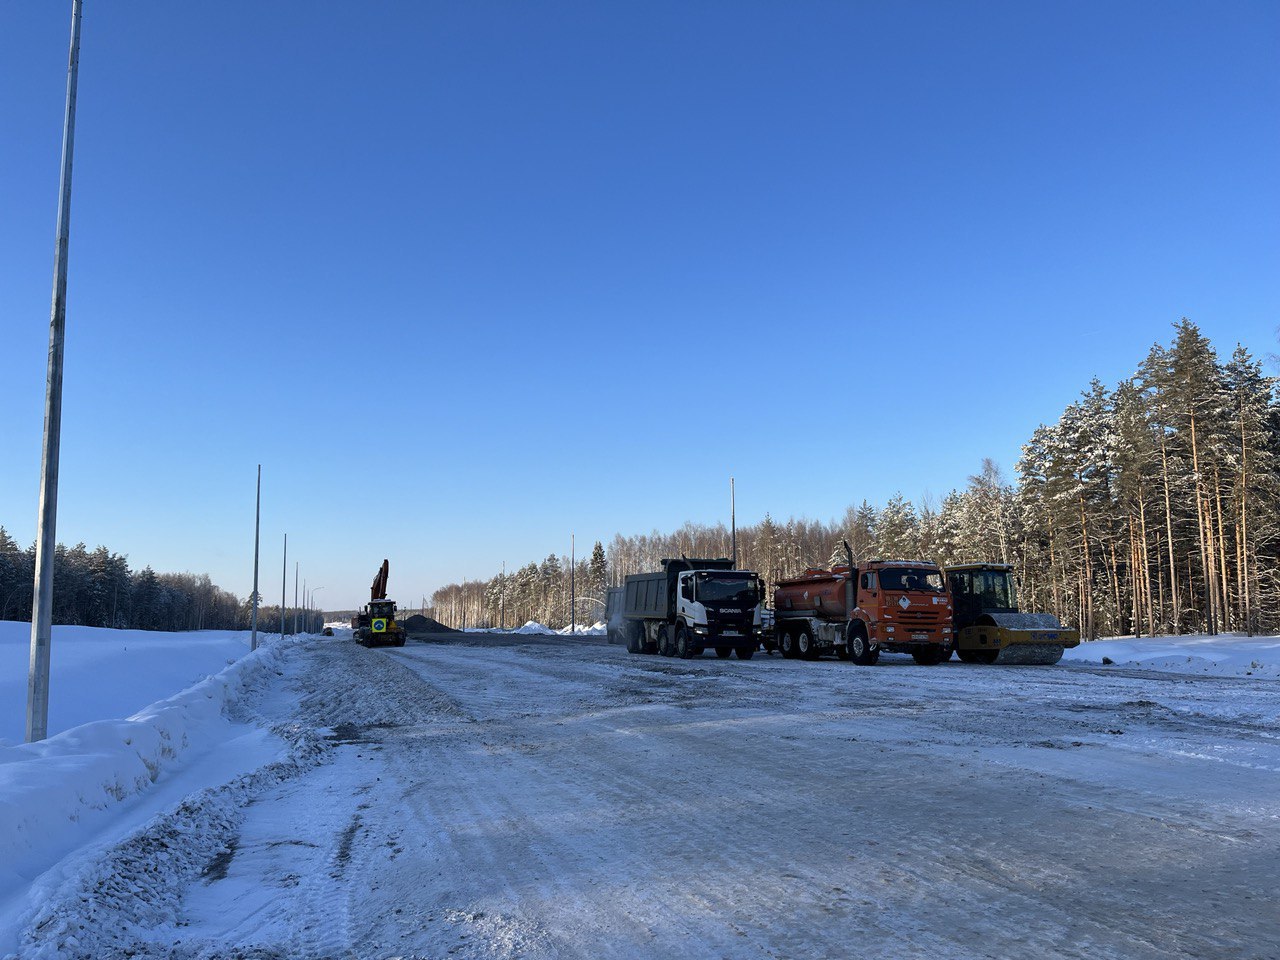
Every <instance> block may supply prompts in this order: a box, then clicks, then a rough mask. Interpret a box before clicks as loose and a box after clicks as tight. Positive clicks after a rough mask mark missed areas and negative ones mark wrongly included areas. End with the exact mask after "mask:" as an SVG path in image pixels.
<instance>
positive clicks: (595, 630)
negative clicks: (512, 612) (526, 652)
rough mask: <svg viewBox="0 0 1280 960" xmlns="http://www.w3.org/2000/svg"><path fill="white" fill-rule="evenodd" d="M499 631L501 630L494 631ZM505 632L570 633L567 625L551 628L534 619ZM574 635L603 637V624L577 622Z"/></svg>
mask: <svg viewBox="0 0 1280 960" xmlns="http://www.w3.org/2000/svg"><path fill="white" fill-rule="evenodd" d="M494 632H495V633H501V632H503V631H494ZM505 632H506V633H543V634H549V635H551V636H559V637H567V636H569V634H570V630H569V628H568V627H562V628H561V629H559V630H555V629H552V628H551V627H548V626H547V625H546V624H542V623H538V622H537V621H536V620H529V621H528V622H526V623H525V625H524V626H523V627H516V628H515V629H514V630H507V631H505ZM572 633H573V635H574V636H575V637H603V636H604V635H605V625H604V624H603V623H594V624H592V625H591V626H589V627H588V626H586V625H585V624H578V628H577V629H576V630H574V631H572Z"/></svg>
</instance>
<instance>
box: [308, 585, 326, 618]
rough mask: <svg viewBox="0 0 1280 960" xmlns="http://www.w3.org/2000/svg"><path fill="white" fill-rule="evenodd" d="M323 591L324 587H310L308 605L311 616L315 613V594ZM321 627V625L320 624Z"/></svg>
mask: <svg viewBox="0 0 1280 960" xmlns="http://www.w3.org/2000/svg"><path fill="white" fill-rule="evenodd" d="M323 589H324V587H312V588H311V603H310V608H311V612H312V613H313V614H314V613H315V612H316V594H317V593H319V592H320V591H321V590H323ZM321 626H323V624H321Z"/></svg>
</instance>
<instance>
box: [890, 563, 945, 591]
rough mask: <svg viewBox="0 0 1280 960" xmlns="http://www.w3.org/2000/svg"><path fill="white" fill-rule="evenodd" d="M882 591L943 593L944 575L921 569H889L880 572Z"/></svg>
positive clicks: (935, 571)
mask: <svg viewBox="0 0 1280 960" xmlns="http://www.w3.org/2000/svg"><path fill="white" fill-rule="evenodd" d="M880 589H881V590H909V591H916V592H922V593H942V592H943V585H942V574H941V572H939V571H937V570H927V569H924V568H921V567H889V568H888V569H885V570H881V571H880Z"/></svg>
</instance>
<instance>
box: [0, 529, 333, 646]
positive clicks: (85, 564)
mask: <svg viewBox="0 0 1280 960" xmlns="http://www.w3.org/2000/svg"><path fill="white" fill-rule="evenodd" d="M35 567H36V548H35V545H34V544H33V545H32V546H30V547H27V548H26V549H22V548H21V547H19V546H18V544H17V543H16V542H15V541H14V539H13V537H11V536H10V535H9V533H8V531H7V530H5V528H4V527H0V620H30V619H31V615H32V611H31V604H32V596H33V591H34V584H35ZM53 569H54V574H53V582H54V589H53V622H54V623H55V624H64V625H65V624H77V625H80V626H89V627H115V628H118V629H131V630H170V631H177V630H248V629H249V627H250V620H251V608H250V600H241V599H240V598H239V597H237V596H236V595H235V594H233V593H228V592H227V591H226V590H223V589H222V588H221V587H219V586H217V585H216V584H214V583H213V582H212V581H211V580H210V579H209V577H208V575H206V574H193V573H156V572H155V571H154V570H152V569H151V567H149V566H147V567H143V568H142V569H141V570H137V571H134V570H131V569H130V568H129V562H128V559H127V558H126V557H124V556H122V555H121V554H118V553H113V552H112V551H110V550H108V549H107V548H106V547H102V546H100V547H98V548H96V549H94V550H89V549H87V548H86V547H85V545H84V544H83V543H77V544H76V545H75V546H74V547H66V546H64V545H63V544H58V546H57V548H56V550H55V552H54V557H53ZM296 613H297V617H298V620H297V622H298V629H299V630H300V631H302V632H319V630H320V629H321V627H322V626H323V625H324V623H323V621H324V617H323V614H321V613H320V612H319V611H312V612H311V613H310V614H309V615H304V613H303V612H302V611H296ZM294 614H295V611H294V610H293V608H286V610H285V628H286V632H293V623H294ZM258 629H259V630H262V631H264V632H272V633H278V632H279V631H280V607H279V605H276V606H274V607H264V606H261V605H259V607H258Z"/></svg>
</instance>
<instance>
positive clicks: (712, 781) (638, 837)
mask: <svg viewBox="0 0 1280 960" xmlns="http://www.w3.org/2000/svg"><path fill="white" fill-rule="evenodd" d="M1273 686H1274V684H1272V683H1268V682H1266V681H1262V682H1258V683H1251V682H1248V681H1238V680H1214V679H1207V678H1200V677H1197V678H1194V679H1192V678H1186V679H1181V678H1176V677H1175V678H1170V677H1169V676H1168V675H1159V676H1148V675H1143V674H1139V673H1110V672H1102V671H1094V670H1089V669H1081V668H1075V667H1068V666H1065V665H1063V666H1058V667H1051V668H1033V667H1027V668H1017V667H1015V668H994V667H981V666H970V665H964V664H958V663H952V664H947V665H943V666H940V667H918V666H915V665H914V664H912V663H911V661H910V660H909V659H907V658H902V659H901V660H898V659H895V658H889V657H886V658H885V660H883V661H882V664H881V666H879V667H876V668H859V667H855V666H852V665H850V664H845V663H837V662H826V661H824V662H820V663H806V662H803V661H782V660H779V659H776V658H764V657H757V658H756V659H754V660H752V661H750V662H745V663H740V662H739V661H737V660H723V661H721V660H717V659H715V658H714V657H711V656H707V657H704V658H702V659H699V660H692V661H682V660H671V659H663V658H659V657H640V656H630V655H628V654H627V653H626V652H625V651H624V650H622V649H621V648H619V647H616V646H608V645H605V644H602V643H598V642H591V641H583V640H578V639H569V638H550V637H548V638H540V637H532V638H531V637H518V638H513V637H511V636H510V635H502V636H485V635H477V634H464V635H459V634H449V635H447V637H446V639H443V640H439V641H435V642H427V643H410V644H409V645H408V646H406V647H404V648H403V649H379V650H365V649H362V648H360V647H357V646H355V645H353V644H351V643H350V642H348V641H344V640H335V641H326V642H324V643H319V644H316V645H315V646H312V647H308V648H298V650H297V652H296V654H295V655H294V657H293V660H292V661H291V665H290V667H289V669H288V670H287V671H286V672H285V674H284V675H283V676H281V677H280V678H279V682H278V684H277V685H276V686H275V687H274V688H273V689H270V690H267V691H264V692H263V693H262V695H261V697H260V699H259V701H258V702H256V703H255V704H254V705H253V709H254V710H255V711H257V714H256V715H257V717H258V722H261V723H264V724H270V725H273V726H276V727H278V728H282V729H286V728H290V727H292V728H293V729H296V730H297V731H299V733H300V734H302V733H305V736H301V737H300V740H299V742H304V741H305V742H307V743H320V744H322V747H321V748H319V749H318V750H317V751H316V757H315V759H314V761H311V762H306V763H300V764H298V765H297V768H296V770H295V771H294V772H293V773H292V774H291V775H289V776H282V777H280V778H275V779H270V780H267V781H264V782H261V783H257V784H250V785H248V786H246V787H244V789H243V790H241V791H240V792H239V793H234V792H233V793H232V794H228V795H227V796H228V797H229V798H230V799H231V800H234V801H235V804H234V805H235V812H234V815H232V814H230V813H227V814H226V815H224V816H222V817H221V818H219V820H218V822H217V823H216V824H211V826H210V829H211V830H214V831H215V832H217V833H218V836H217V843H216V844H212V845H210V844H206V845H205V847H202V848H201V849H210V850H214V851H215V852H212V853H211V854H209V855H208V857H207V858H206V859H205V860H204V861H203V862H201V863H199V864H197V865H191V866H189V867H188V868H187V872H186V873H185V874H182V875H180V876H175V877H173V878H171V881H172V882H169V883H167V884H161V885H158V886H157V891H158V892H157V893H156V894H155V900H156V903H154V904H152V905H151V907H150V908H149V909H148V910H146V911H140V910H135V911H134V912H133V913H129V912H128V911H127V910H124V909H123V908H122V910H121V911H120V912H119V914H118V916H116V917H115V919H116V920H123V921H125V922H122V923H120V924H118V925H117V929H116V930H115V932H112V933H107V932H104V931H103V930H99V931H97V932H95V933H92V934H84V933H83V932H82V934H81V937H80V938H79V939H78V940H77V943H78V944H79V945H80V946H79V947H78V949H82V950H91V951H92V950H96V951H97V952H86V953H83V954H81V955H85V956H108V955H112V954H113V953H114V955H119V956H125V955H138V956H165V957H224V956H243V957H315V958H319V957H460V958H494V957H531V958H541V957H548V958H550V957H581V958H611V957H617V958H623V957H627V958H631V957H673V958H674V957H680V958H687V957H690V956H694V957H704V956H705V957H732V958H752V957H762V958H763V957H788V958H790V957H848V956H872V957H919V956H930V957H1014V956H1026V957H1032V956H1053V957H1081V958H1084V957H1089V958H1097V957H1117V958H1119V957H1124V958H1145V957H1150V958H1157V957H1159V958H1166V957H1200V958H1206V957H1224V958H1225V957H1233V958H1237V957H1272V956H1277V955H1280V953H1278V951H1277V948H1276V947H1275V943H1276V942H1277V941H1278V940H1280V913H1278V912H1277V910H1276V907H1275V904H1276V902H1277V898H1278V894H1280V889H1278V887H1280V880H1278V876H1280V871H1277V870H1276V868H1275V864H1276V863H1277V854H1278V853H1280V800H1278V799H1277V798H1278V797H1280V791H1277V787H1278V786H1280V735H1278V734H1277V732H1276V727H1275V720H1276V708H1275V705H1274V704H1275V698H1274V694H1273V693H1272V687H1273ZM219 809H220V810H221V809H223V808H222V807H219ZM186 829H187V830H188V831H190V830H192V829H194V828H192V827H191V826H190V825H189V824H188V825H187V827H186ZM197 832H198V831H197ZM153 839H154V838H153ZM190 839H191V838H190V836H188V835H184V834H183V833H181V832H177V833H174V834H173V835H172V836H170V837H169V838H168V840H169V842H171V843H173V844H175V845H181V844H184V843H186V842H188V840H190ZM206 839H208V838H206ZM215 848H216V850H215ZM122 862H125V861H122ZM127 863H128V864H132V866H130V867H128V869H134V870H137V869H142V868H141V867H140V866H138V864H137V863H136V862H135V861H127ZM197 868H198V869H197ZM115 877H116V880H117V882H127V881H128V879H129V878H128V877H124V878H123V879H122V878H121V875H120V874H119V872H118V871H117V873H116V874H115ZM86 892H87V893H89V894H90V895H91V894H92V893H93V891H91V890H90V891H86ZM51 915H56V909H55V910H51ZM68 916H69V914H63V915H61V917H62V919H63V920H65V919H66V918H67V917H68ZM110 919H112V918H111V917H110V916H108V915H107V914H102V915H100V916H99V918H98V920H99V921H100V922H101V923H105V922H106V921H108V920H110ZM48 942H49V941H47V940H46V941H44V943H45V944H46V945H47V944H48ZM29 943H30V944H31V945H32V946H33V948H34V947H38V946H41V941H40V938H39V937H33V938H32V939H31V940H30V941H29ZM64 945H65V944H64ZM66 955H69V956H73V955H77V954H76V952H75V949H71V950H69V951H68V952H67V954H66Z"/></svg>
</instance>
